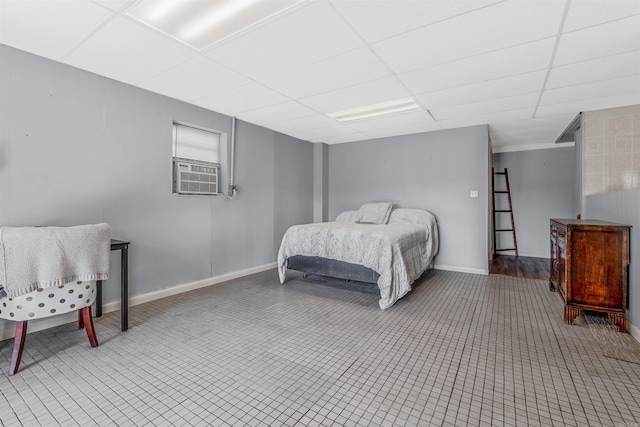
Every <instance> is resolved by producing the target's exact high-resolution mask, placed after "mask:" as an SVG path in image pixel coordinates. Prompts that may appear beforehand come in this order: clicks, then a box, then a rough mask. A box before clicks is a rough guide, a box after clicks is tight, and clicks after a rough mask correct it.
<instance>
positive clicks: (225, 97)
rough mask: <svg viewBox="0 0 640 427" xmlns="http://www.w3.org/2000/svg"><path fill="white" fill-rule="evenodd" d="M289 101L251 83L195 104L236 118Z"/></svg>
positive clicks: (200, 100)
mask: <svg viewBox="0 0 640 427" xmlns="http://www.w3.org/2000/svg"><path fill="white" fill-rule="evenodd" d="M288 100H289V99H288V98H287V97H285V96H283V95H281V94H279V93H277V92H274V91H273V90H271V89H269V88H266V87H264V86H262V85H261V84H259V83H249V84H248V85H244V86H240V87H237V88H235V89H232V90H229V91H226V92H221V93H218V94H216V95H212V96H208V97H205V98H202V99H199V100H197V101H196V102H194V103H195V104H196V105H199V106H201V107H204V108H209V109H211V110H213V111H217V112H219V113H223V114H228V115H230V116H235V115H236V114H239V113H242V112H244V111H251V110H255V109H257V108H262V107H266V106H269V105H277V104H282V103H283V102H285V101H288Z"/></svg>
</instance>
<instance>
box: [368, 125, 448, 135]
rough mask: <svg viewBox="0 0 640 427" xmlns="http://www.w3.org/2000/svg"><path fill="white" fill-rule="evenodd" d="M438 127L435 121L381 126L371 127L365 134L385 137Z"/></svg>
mask: <svg viewBox="0 0 640 427" xmlns="http://www.w3.org/2000/svg"><path fill="white" fill-rule="evenodd" d="M440 129H441V128H440V126H438V125H437V124H436V123H435V122H431V123H417V124H409V125H406V126H401V127H393V128H392V127H383V128H379V129H371V130H368V131H367V132H366V135H367V136H368V137H369V138H386V137H391V136H396V135H411V134H414V133H422V132H432V131H435V130H440Z"/></svg>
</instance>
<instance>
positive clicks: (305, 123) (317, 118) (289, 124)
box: [269, 114, 340, 133]
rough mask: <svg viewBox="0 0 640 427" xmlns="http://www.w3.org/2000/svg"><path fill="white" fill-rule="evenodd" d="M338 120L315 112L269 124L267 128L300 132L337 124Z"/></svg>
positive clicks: (283, 131)
mask: <svg viewBox="0 0 640 427" xmlns="http://www.w3.org/2000/svg"><path fill="white" fill-rule="evenodd" d="M339 124H340V122H339V121H337V120H336V119H333V118H331V117H329V116H326V115H324V114H315V115H313V116H309V117H302V118H299V119H293V120H287V121H283V122H278V123H271V124H269V129H274V130H277V131H278V132H282V133H289V132H302V131H305V130H314V129H322V128H331V127H335V126H338V125H339Z"/></svg>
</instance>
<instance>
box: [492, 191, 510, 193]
mask: <svg viewBox="0 0 640 427" xmlns="http://www.w3.org/2000/svg"><path fill="white" fill-rule="evenodd" d="M494 193H508V191H502V190H500V191H498V190H496V191H494Z"/></svg>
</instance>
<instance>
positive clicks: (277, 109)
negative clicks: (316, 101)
mask: <svg viewBox="0 0 640 427" xmlns="http://www.w3.org/2000/svg"><path fill="white" fill-rule="evenodd" d="M316 114H318V112H317V111H314V110H312V109H310V108H307V107H305V106H304V105H302V104H300V103H299V102H296V101H287V102H283V103H282V104H277V105H269V106H268V107H263V108H257V109H255V110H251V111H245V112H242V113H239V114H238V118H240V119H242V120H244V121H247V122H251V123H255V124H257V125H261V126H265V125H268V124H270V123H277V122H284V121H287V120H292V119H299V118H303V117H309V116H313V115H316Z"/></svg>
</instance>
